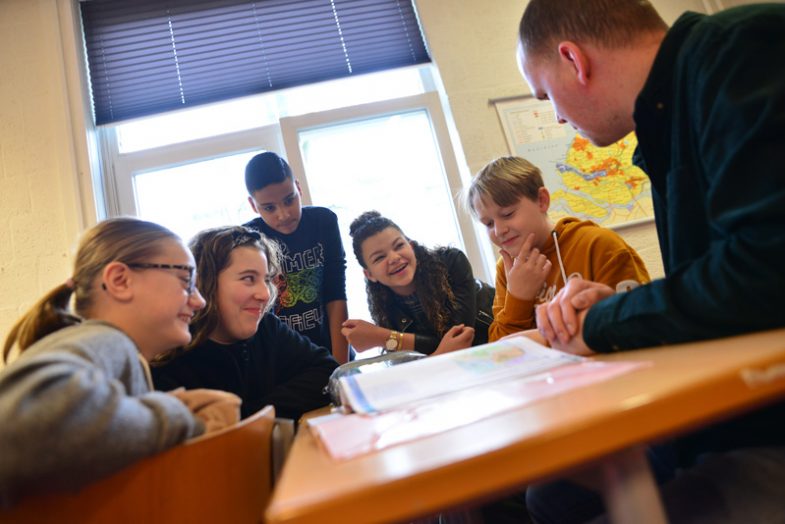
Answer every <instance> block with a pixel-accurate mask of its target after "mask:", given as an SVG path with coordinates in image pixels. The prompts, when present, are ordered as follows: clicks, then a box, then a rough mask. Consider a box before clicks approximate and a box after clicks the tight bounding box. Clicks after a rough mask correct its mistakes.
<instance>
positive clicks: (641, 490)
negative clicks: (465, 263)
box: [266, 329, 785, 524]
mask: <svg viewBox="0 0 785 524" xmlns="http://www.w3.org/2000/svg"><path fill="white" fill-rule="evenodd" d="M597 358H599V359H602V360H609V361H615V360H624V361H646V362H651V363H652V366H651V367H648V368H645V369H642V370H636V371H633V372H630V373H628V374H625V375H622V376H620V377H617V378H614V379H612V380H609V381H607V382H602V383H599V384H595V385H592V386H588V387H585V388H579V389H576V390H572V391H569V392H567V393H564V394H561V395H558V396H555V397H551V398H548V399H545V400H542V401H539V402H536V403H534V404H533V405H530V406H526V407H523V408H520V409H517V410H515V411H510V412H507V413H503V414H501V415H497V416H493V417H490V418H487V419H484V420H481V421H479V422H476V423H474V424H471V425H468V426H464V427H461V428H458V429H454V430H451V431H448V432H445V433H441V434H438V435H434V436H432V437H428V438H423V439H420V440H416V441H413V442H410V443H406V444H402V445H399V446H394V447H391V448H387V449H385V450H382V451H380V452H375V453H371V454H368V455H364V456H361V457H357V458H355V459H352V460H348V461H344V462H337V461H334V460H332V459H331V458H330V457H328V456H327V455H326V453H324V452H323V451H322V450H321V449H319V448H318V447H317V443H316V441H315V440H314V438H313V437H312V436H311V434H310V433H309V432H308V431H301V432H300V433H299V435H298V437H297V438H296V440H295V442H294V445H293V447H292V450H291V453H290V455H289V458H288V460H287V463H286V465H285V467H284V471H283V474H282V477H281V478H280V481H279V483H278V485H277V486H276V488H275V492H274V494H273V499H272V501H271V504H270V506H269V507H268V510H267V512H266V518H267V521H268V522H269V523H273V524H275V523H300V522H303V523H304V522H319V523H329V522H341V523H347V522H391V521H401V520H406V519H412V518H415V517H419V516H423V515H428V514H433V513H437V512H439V511H440V510H444V509H446V508H451V507H458V506H461V505H466V504H469V503H472V502H475V501H481V500H483V499H486V500H487V499H490V498H495V497H497V496H499V495H501V494H504V493H510V492H514V491H516V490H520V489H522V488H523V487H525V486H526V485H527V484H528V483H531V482H534V481H540V480H544V479H548V478H554V477H561V476H564V475H569V474H570V473H573V472H576V471H578V470H581V469H585V468H586V466H587V465H589V466H590V467H591V468H594V470H595V473H599V475H597V478H601V479H605V484H604V485H603V486H602V488H603V491H604V495H605V497H606V502H607V503H608V506H609V512H610V514H611V518H612V519H613V520H615V521H617V522H623V521H635V522H642V517H641V516H642V515H647V517H646V519H648V520H647V521H648V522H664V516H663V513H662V508H661V506H660V505H659V499H658V498H657V494H656V489H655V487H654V485H653V482H652V479H651V474H650V472H649V471H648V467H647V465H646V463H645V461H644V460H643V455H642V449H643V445H645V443H647V442H652V441H656V440H658V439H662V438H664V437H669V436H673V435H676V434H679V433H683V432H685V431H688V430H691V429H695V428H698V427H700V426H703V425H706V424H707V423H710V422H713V421H716V420H719V419H722V418H727V417H729V416H731V415H733V414H736V413H740V412H744V411H747V410H750V409H752V408H754V407H756V406H759V405H762V404H765V403H767V402H772V401H774V400H777V399H781V398H784V397H785V329H781V330H775V331H768V332H762V333H755V334H752V335H746V336H740V337H733V338H727V339H719V340H711V341H706V342H700V343H694V344H684V345H675V346H668V347H663V348H656V349H646V350H639V351H630V352H625V353H619V354H614V355H605V356H601V357H597ZM303 429H305V428H303Z"/></svg>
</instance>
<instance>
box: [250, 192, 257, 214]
mask: <svg viewBox="0 0 785 524" xmlns="http://www.w3.org/2000/svg"><path fill="white" fill-rule="evenodd" d="M248 203H249V204H251V209H253V212H254V213H256V214H257V215H258V214H259V210H258V209H256V200H254V199H253V197H252V196H250V195H249V196H248Z"/></svg>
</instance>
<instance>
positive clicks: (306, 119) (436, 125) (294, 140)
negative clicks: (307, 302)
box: [280, 91, 495, 282]
mask: <svg viewBox="0 0 785 524" xmlns="http://www.w3.org/2000/svg"><path fill="white" fill-rule="evenodd" d="M421 110H424V111H426V112H427V113H428V117H429V119H430V121H431V126H432V129H433V132H434V135H435V139H436V143H437V145H438V148H439V155H440V157H441V160H442V166H443V168H444V172H445V174H446V177H447V185H448V188H449V191H450V197H451V198H450V200H451V201H452V203H453V212H454V214H455V219H456V220H457V223H458V228H459V233H460V235H461V237H462V238H461V239H462V241H463V248H464V250H465V253H466V256H467V257H468V258H469V262H470V263H471V265H472V268H473V269H474V272H475V276H476V277H479V278H480V279H482V280H485V281H486V282H494V281H495V268H489V267H488V264H486V262H485V258H484V256H483V253H482V250H481V249H482V248H481V245H480V242H481V240H480V238H478V236H477V234H476V230H475V227H474V224H473V223H472V219H471V217H470V216H469V215H468V214H467V213H465V212H462V210H461V205H460V203H459V202H458V201H457V195H459V194H460V191H461V189H462V188H463V182H462V180H461V175H460V170H459V168H458V162H457V159H456V156H455V150H454V148H453V146H452V142H451V141H450V134H449V131H448V127H447V120H446V118H445V116H444V111H442V106H441V102H440V100H439V95H438V93H436V92H434V91H429V92H426V93H423V94H421V95H413V96H407V97H401V98H396V99H393V100H384V101H381V102H373V103H369V104H362V105H357V106H351V107H342V108H338V109H332V110H328V111H320V112H318V113H309V114H307V115H300V116H292V117H284V118H281V120H280V124H281V131H282V133H283V142H284V146H285V148H286V158H287V159H288V161H289V165H290V166H291V167H292V170H293V171H294V173H295V175H296V176H297V178H298V179H299V180H300V188H301V190H302V192H303V201H304V202H305V203H306V204H311V202H312V199H311V193H310V191H309V189H308V177H307V174H306V173H305V166H304V162H303V158H302V155H301V152H300V147H299V138H298V135H299V133H300V132H301V131H306V130H309V129H315V128H319V127H325V126H332V125H338V124H344V123H349V122H352V121H359V120H367V119H370V118H375V117H382V116H386V115H392V114H397V113H404V112H411V111H421ZM413 190H414V188H413ZM320 204H324V202H320ZM482 241H484V242H486V243H487V239H482ZM491 270H492V271H493V272H491Z"/></svg>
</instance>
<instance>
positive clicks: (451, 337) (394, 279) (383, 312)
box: [342, 211, 493, 354]
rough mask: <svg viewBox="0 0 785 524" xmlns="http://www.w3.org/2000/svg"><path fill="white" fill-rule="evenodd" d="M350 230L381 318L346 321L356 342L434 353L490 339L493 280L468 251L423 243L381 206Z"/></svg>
mask: <svg viewBox="0 0 785 524" xmlns="http://www.w3.org/2000/svg"><path fill="white" fill-rule="evenodd" d="M349 234H350V235H351V236H352V248H353V249H354V254H355V256H356V257H357V261H358V262H359V263H360V265H361V266H362V267H363V272H364V274H365V278H366V289H367V292H368V306H369V309H370V311H371V317H372V318H373V320H374V322H375V323H376V324H375V325H374V324H372V323H370V322H366V321H364V320H358V319H349V320H347V321H346V322H344V327H343V330H342V333H343V334H344V336H345V337H346V338H347V340H348V341H349V343H350V344H351V345H352V346H353V347H354V348H355V349H357V350H359V351H362V350H365V349H369V348H372V347H377V346H382V347H383V348H384V349H385V350H387V351H398V350H415V351H419V352H420V353H426V354H434V353H442V352H446V351H451V350H455V349H462V348H466V347H469V346H471V345H478V344H483V343H485V342H487V340H488V334H487V329H488V324H489V323H490V321H491V320H492V318H490V307H489V305H490V303H491V301H492V300H493V288H491V287H489V286H488V285H487V284H483V283H482V282H480V281H478V280H475V279H474V276H473V274H472V268H471V265H470V264H469V260H468V259H467V258H466V255H464V254H463V252H461V251H460V250H458V249H455V248H451V247H440V248H436V249H428V248H426V247H424V246H421V245H419V244H418V243H417V242H415V241H414V240H410V239H409V238H408V237H407V236H406V235H404V233H403V232H402V231H401V228H399V227H398V226H397V225H396V224H395V223H394V222H393V221H392V220H390V219H389V218H386V217H383V216H382V215H381V214H379V213H378V212H377V211H368V212H366V213H363V214H362V215H360V216H359V217H357V218H356V219H355V220H354V221H353V222H352V224H351V227H350V230H349ZM478 311H479V314H478Z"/></svg>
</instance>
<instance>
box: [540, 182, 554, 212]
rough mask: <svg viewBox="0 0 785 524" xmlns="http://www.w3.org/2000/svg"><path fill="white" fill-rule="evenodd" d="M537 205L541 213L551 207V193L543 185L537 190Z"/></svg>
mask: <svg viewBox="0 0 785 524" xmlns="http://www.w3.org/2000/svg"><path fill="white" fill-rule="evenodd" d="M537 206H538V207H539V208H540V212H541V213H547V212H548V208H550V207H551V194H550V192H549V191H548V190H547V189H545V188H544V187H541V188H540V189H538V190H537Z"/></svg>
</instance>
